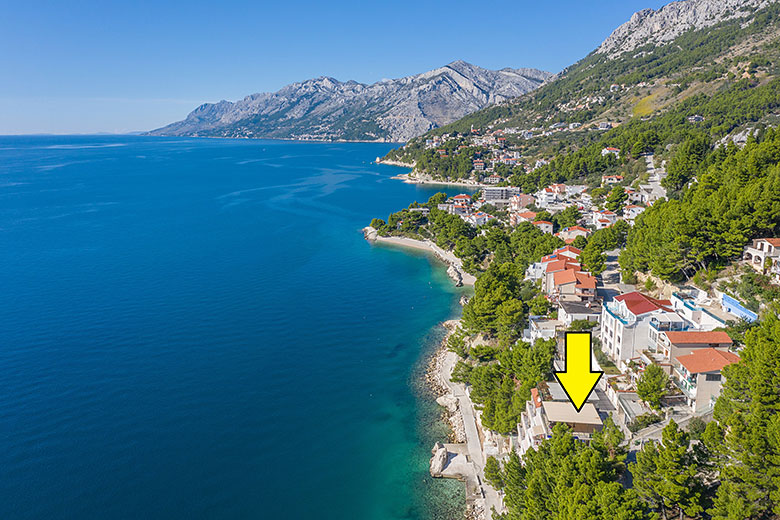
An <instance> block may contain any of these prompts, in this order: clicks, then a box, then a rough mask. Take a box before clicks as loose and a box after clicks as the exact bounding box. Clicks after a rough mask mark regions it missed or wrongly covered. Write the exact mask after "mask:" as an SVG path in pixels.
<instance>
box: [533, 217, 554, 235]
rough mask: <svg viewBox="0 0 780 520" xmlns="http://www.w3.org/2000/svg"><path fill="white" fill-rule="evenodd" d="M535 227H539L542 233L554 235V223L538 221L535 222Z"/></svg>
mask: <svg viewBox="0 0 780 520" xmlns="http://www.w3.org/2000/svg"><path fill="white" fill-rule="evenodd" d="M534 226H536V227H538V228H539V229H540V230H541V231H542V233H549V234H550V235H552V232H553V223H552V222H548V221H546V220H537V221H535V222H534Z"/></svg>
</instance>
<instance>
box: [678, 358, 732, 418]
mask: <svg viewBox="0 0 780 520" xmlns="http://www.w3.org/2000/svg"><path fill="white" fill-rule="evenodd" d="M734 363H739V356H738V355H736V354H734V353H732V352H728V351H723V350H718V349H715V348H702V349H698V350H695V351H694V352H692V353H690V354H685V355H682V356H678V357H677V358H676V359H675V362H674V373H673V375H672V379H673V380H674V382H675V383H676V384H677V386H678V387H679V388H680V390H682V392H683V394H685V397H686V400H687V403H688V406H690V408H691V410H692V411H693V412H694V413H703V412H707V411H708V410H711V409H712V407H713V406H714V405H715V400H716V399H717V398H718V396H719V395H720V392H721V389H722V387H723V373H722V371H723V369H724V368H725V367H727V366H729V365H732V364H734Z"/></svg>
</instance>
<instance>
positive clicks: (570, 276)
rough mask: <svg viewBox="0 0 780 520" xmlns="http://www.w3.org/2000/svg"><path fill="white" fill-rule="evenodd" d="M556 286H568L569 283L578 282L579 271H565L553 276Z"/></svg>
mask: <svg viewBox="0 0 780 520" xmlns="http://www.w3.org/2000/svg"><path fill="white" fill-rule="evenodd" d="M553 280H554V283H555V285H556V286H557V285H566V284H569V283H576V282H577V271H575V270H574V269H566V270H565V271H558V272H556V273H555V274H554V275H553Z"/></svg>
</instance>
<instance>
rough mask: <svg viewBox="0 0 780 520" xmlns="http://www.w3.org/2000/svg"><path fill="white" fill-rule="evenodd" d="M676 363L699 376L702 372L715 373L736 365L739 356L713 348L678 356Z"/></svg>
mask: <svg viewBox="0 0 780 520" xmlns="http://www.w3.org/2000/svg"><path fill="white" fill-rule="evenodd" d="M677 361H679V362H680V364H681V365H682V366H684V367H685V368H686V369H687V370H688V372H690V373H691V374H701V373H702V372H716V371H719V370H722V369H723V367H725V366H728V365H731V364H732V363H738V362H739V356H738V355H736V354H732V353H731V352H723V351H720V350H716V349H714V348H702V349H699V350H696V351H694V352H693V353H691V354H687V355H685V356H679V357H678V358H677Z"/></svg>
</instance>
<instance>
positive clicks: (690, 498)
mask: <svg viewBox="0 0 780 520" xmlns="http://www.w3.org/2000/svg"><path fill="white" fill-rule="evenodd" d="M629 468H630V470H631V474H632V475H633V477H634V489H635V490H636V492H637V493H638V494H639V496H640V497H642V499H644V500H645V501H646V502H647V503H648V504H649V505H650V506H651V507H652V508H653V509H656V510H660V511H661V515H662V517H663V518H667V511H676V512H679V515H680V518H683V515H686V516H688V517H697V516H698V515H699V514H700V513H702V512H703V511H704V507H703V493H704V483H703V481H702V476H701V473H702V472H701V468H702V461H701V460H699V457H698V452H697V451H694V450H691V446H690V436H689V435H688V433H686V432H684V431H682V430H681V429H680V428H679V427H678V426H677V424H676V423H675V422H674V421H673V420H672V421H669V424H668V425H667V426H666V427H665V428H664V430H663V435H662V440H661V442H660V443H655V442H652V441H651V442H648V443H647V444H645V445H644V446H643V447H642V450H641V451H639V453H637V456H636V463H634V464H631V465H630V466H629Z"/></svg>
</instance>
